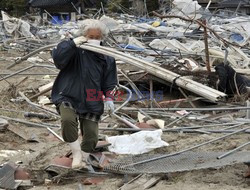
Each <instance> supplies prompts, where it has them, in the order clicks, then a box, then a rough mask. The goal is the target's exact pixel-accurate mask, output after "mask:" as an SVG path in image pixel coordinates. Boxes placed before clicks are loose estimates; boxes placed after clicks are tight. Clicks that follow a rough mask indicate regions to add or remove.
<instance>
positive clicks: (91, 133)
mask: <svg viewBox="0 0 250 190" xmlns="http://www.w3.org/2000/svg"><path fill="white" fill-rule="evenodd" d="M59 110H60V115H61V125H62V137H63V139H64V141H65V142H67V143H71V142H75V141H76V140H77V139H78V120H79V122H80V130H81V133H82V137H83V139H82V143H81V149H82V151H84V152H89V153H90V152H94V150H95V147H96V144H97V142H98V122H95V121H91V120H88V119H83V118H79V119H78V115H77V114H76V113H75V111H74V110H73V109H71V108H69V107H65V106H64V105H63V104H61V105H60V107H59Z"/></svg>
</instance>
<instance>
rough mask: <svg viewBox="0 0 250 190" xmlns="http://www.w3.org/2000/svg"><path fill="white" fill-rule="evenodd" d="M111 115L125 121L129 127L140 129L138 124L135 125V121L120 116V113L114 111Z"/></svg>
mask: <svg viewBox="0 0 250 190" xmlns="http://www.w3.org/2000/svg"><path fill="white" fill-rule="evenodd" d="M111 116H114V117H115V118H117V119H118V120H120V121H122V122H123V123H125V124H126V125H128V126H129V127H132V128H134V129H140V128H139V127H137V126H136V125H134V124H133V123H131V122H129V121H128V120H126V119H124V118H122V117H120V116H119V115H117V114H115V113H112V114H111Z"/></svg>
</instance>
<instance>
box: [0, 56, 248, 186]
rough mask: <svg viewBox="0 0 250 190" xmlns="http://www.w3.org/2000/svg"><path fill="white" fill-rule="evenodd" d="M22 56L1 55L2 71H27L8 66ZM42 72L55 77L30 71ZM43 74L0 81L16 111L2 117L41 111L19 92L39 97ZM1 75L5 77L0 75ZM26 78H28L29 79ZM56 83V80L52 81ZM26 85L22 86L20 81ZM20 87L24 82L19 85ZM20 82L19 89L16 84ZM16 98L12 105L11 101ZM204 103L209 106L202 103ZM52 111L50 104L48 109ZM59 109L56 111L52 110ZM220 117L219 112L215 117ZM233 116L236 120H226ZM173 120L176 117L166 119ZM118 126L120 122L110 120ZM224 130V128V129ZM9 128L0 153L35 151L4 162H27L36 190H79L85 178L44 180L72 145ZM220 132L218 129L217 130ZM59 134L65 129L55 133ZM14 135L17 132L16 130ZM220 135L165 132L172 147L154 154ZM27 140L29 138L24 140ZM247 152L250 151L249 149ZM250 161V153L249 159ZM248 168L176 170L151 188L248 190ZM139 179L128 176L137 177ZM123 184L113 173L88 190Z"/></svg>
mask: <svg viewBox="0 0 250 190" xmlns="http://www.w3.org/2000/svg"><path fill="white" fill-rule="evenodd" d="M17 56H20V54H18V53H16V52H15V51H12V52H9V53H7V52H0V72H1V73H9V72H13V71H15V70H19V69H21V68H24V67H26V66H28V65H30V64H31V63H28V62H23V63H21V64H20V65H17V66H15V67H14V68H12V69H11V70H7V69H6V67H7V66H8V65H10V64H11V63H12V62H13V58H14V57H17ZM32 72H33V73H42V74H44V75H46V74H49V73H53V71H48V70H47V69H44V68H35V69H32V70H30V71H27V72H25V73H32ZM44 75H37V76H28V77H27V78H26V79H25V77H26V76H23V75H21V76H15V77H12V78H9V79H6V80H3V81H0V94H1V96H0V108H5V109H11V110H12V111H3V110H0V115H3V116H8V117H12V118H21V119H24V117H23V113H22V112H21V113H20V112H19V111H37V110H35V109H34V108H31V107H30V106H28V105H27V103H25V102H19V101H17V100H16V97H17V96H18V91H22V92H25V93H26V95H27V96H31V95H32V94H34V93H35V92H34V91H37V88H38V87H40V86H42V85H43V84H47V83H48V82H49V80H48V79H46V80H45V79H43V76H44ZM1 77H2V76H1ZM24 79H25V80H24ZM51 79H52V78H51ZM20 82H21V83H20ZM18 83H19V84H18ZM17 84H18V85H17ZM11 99H12V101H11ZM203 105H204V103H203ZM49 107H51V105H50V106H49ZM53 109H54V108H53ZM215 114H218V113H215ZM244 114H245V113H244V112H239V113H235V115H236V116H237V115H240V116H244ZM227 117H228V118H232V117H231V116H227ZM167 119H168V120H169V122H170V121H172V120H171V119H169V118H167ZM212 120H213V119H211V121H210V122H208V121H207V122H205V121H202V122H190V121H189V120H185V119H184V120H183V121H182V122H180V123H177V124H176V126H181V125H194V124H200V125H204V124H211V123H216V120H215V121H212ZM30 121H33V122H45V123H54V124H60V120H53V119H52V120H39V119H30ZM111 122H115V121H111ZM108 124H109V123H104V124H102V125H101V126H102V127H105V126H107V125H108ZM221 127H224V126H221ZM9 129H12V130H8V129H7V130H6V131H4V132H0V150H26V151H30V154H29V155H22V154H21V155H17V156H13V157H7V158H3V157H0V163H1V164H3V163H4V162H6V161H10V160H11V161H15V162H16V161H22V163H23V164H22V167H25V168H26V169H27V170H29V171H30V173H31V178H32V179H33V182H34V184H35V186H34V187H33V188H31V189H32V190H45V189H50V190H59V189H78V185H79V183H81V182H82V181H83V179H84V178H86V177H81V176H80V177H79V176H78V177H77V178H75V177H74V176H73V177H71V178H68V179H63V180H61V181H60V182H59V183H58V184H57V183H49V184H45V182H44V180H45V179H46V178H49V176H48V175H47V174H46V172H45V171H44V168H45V167H46V166H48V165H49V164H50V162H51V161H52V159H53V158H55V157H57V156H63V155H65V154H66V153H67V152H68V151H69V147H68V146H67V145H66V144H65V143H63V142H61V141H60V140H58V139H57V138H55V137H54V136H53V135H51V134H50V133H49V132H48V130H47V129H46V128H38V127H28V126H26V125H23V124H19V123H15V122H9ZM217 129H218V128H217ZM54 130H55V131H56V132H57V133H58V134H60V130H58V129H54ZM13 131H15V132H13ZM100 132H101V134H102V135H109V136H111V135H117V134H118V133H117V132H103V131H100ZM34 136H35V138H36V139H37V140H38V141H39V142H28V141H27V138H29V137H34ZM219 136H221V135H220V134H199V133H197V134H182V133H164V134H163V135H162V139H163V140H165V141H167V142H168V143H169V144H170V146H169V147H164V148H160V149H157V150H155V151H154V152H155V153H162V154H163V153H170V152H175V151H178V150H182V149H184V148H188V147H190V146H193V145H195V144H199V143H202V142H205V141H208V140H211V139H212V138H215V137H219ZM25 138H26V139H25ZM249 140H250V136H249V135H247V134H239V135H234V136H232V137H231V138H227V139H225V140H223V141H218V142H216V143H214V144H210V145H206V146H204V147H202V148H200V149H197V150H196V151H228V150H231V149H233V148H235V147H237V146H239V145H241V144H243V143H245V142H248V141H249ZM244 150H250V147H249V146H248V147H246V148H244ZM249 160H250V155H249ZM246 169H247V167H246V165H244V164H243V163H242V164H236V165H232V166H226V167H222V168H213V169H203V170H198V171H189V172H181V173H179V172H177V173H171V174H168V178H166V179H165V178H164V179H163V180H161V181H160V182H159V183H157V184H156V185H155V186H154V187H152V188H151V189H153V190H160V189H171V190H182V189H186V190H193V189H201V190H207V189H220V190H234V189H249V188H250V179H246V178H244V173H245V171H246ZM133 177H135V176H129V177H128V178H129V179H132V178H133ZM123 182H124V176H123V175H118V174H110V175H108V176H106V177H105V180H104V181H103V182H101V183H99V184H97V185H89V186H84V188H83V189H86V190H88V189H98V190H99V189H100V190H102V189H103V190H104V189H109V190H112V189H118V188H119V187H120V186H121V184H123ZM129 189H135V190H136V189H138V190H139V189H142V187H141V186H140V185H135V184H134V185H133V186H131V187H130V188H129Z"/></svg>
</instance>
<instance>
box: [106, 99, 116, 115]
mask: <svg viewBox="0 0 250 190" xmlns="http://www.w3.org/2000/svg"><path fill="white" fill-rule="evenodd" d="M104 107H105V108H106V109H107V110H108V112H109V113H113V112H114V110H115V105H114V102H113V100H112V99H110V98H108V99H106V100H105V102H104Z"/></svg>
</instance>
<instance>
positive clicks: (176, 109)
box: [122, 107, 250, 111]
mask: <svg viewBox="0 0 250 190" xmlns="http://www.w3.org/2000/svg"><path fill="white" fill-rule="evenodd" d="M248 109H250V107H228V108H226V107H224V108H141V110H143V111H181V110H186V111H232V110H248ZM122 110H124V111H138V109H136V108H127V107H125V108H122Z"/></svg>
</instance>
